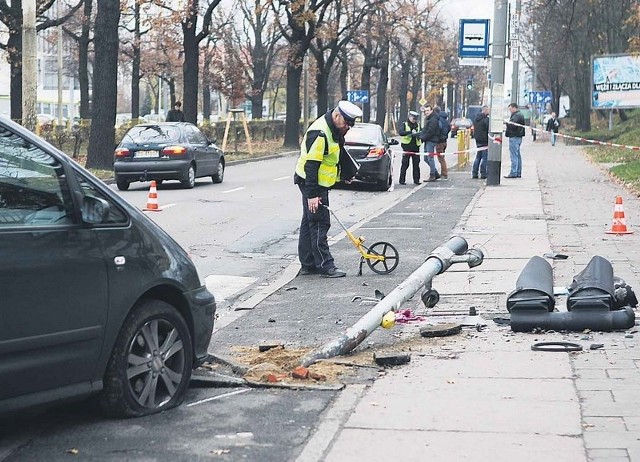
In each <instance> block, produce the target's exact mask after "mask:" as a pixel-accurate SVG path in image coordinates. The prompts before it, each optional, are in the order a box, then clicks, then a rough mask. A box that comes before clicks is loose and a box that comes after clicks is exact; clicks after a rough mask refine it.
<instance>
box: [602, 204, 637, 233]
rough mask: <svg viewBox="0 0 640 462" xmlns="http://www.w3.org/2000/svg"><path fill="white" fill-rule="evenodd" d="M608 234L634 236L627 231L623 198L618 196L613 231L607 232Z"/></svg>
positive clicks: (614, 209) (614, 210) (612, 225)
mask: <svg viewBox="0 0 640 462" xmlns="http://www.w3.org/2000/svg"><path fill="white" fill-rule="evenodd" d="M605 232H606V233H607V234H632V233H633V231H629V230H628V229H627V224H626V222H625V219H624V209H623V208H622V197H621V196H616V204H615V206H614V208H613V223H612V224H611V229H610V230H609V231H605Z"/></svg>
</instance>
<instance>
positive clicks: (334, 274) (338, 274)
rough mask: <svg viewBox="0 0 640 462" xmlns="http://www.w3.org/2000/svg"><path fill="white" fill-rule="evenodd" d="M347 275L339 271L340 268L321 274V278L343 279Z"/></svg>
mask: <svg viewBox="0 0 640 462" xmlns="http://www.w3.org/2000/svg"><path fill="white" fill-rule="evenodd" d="M346 275H347V273H345V272H344V271H341V270H339V269H338V268H331V269H330V270H327V271H325V272H324V273H320V276H321V277H323V278H343V277H345V276H346Z"/></svg>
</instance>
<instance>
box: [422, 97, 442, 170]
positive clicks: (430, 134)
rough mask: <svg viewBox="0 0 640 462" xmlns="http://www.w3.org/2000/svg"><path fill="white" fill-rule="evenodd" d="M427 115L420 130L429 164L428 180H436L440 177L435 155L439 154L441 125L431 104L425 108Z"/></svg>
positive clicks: (426, 159)
mask: <svg viewBox="0 0 640 462" xmlns="http://www.w3.org/2000/svg"><path fill="white" fill-rule="evenodd" d="M423 110H424V113H425V114H426V116H427V119H426V120H425V123H424V127H423V128H422V131H421V132H420V140H421V141H422V142H424V161H425V162H426V163H427V165H428V166H429V179H428V180H426V181H435V180H437V179H438V178H440V174H439V173H438V170H436V163H435V161H434V160H433V157H434V156H436V155H437V153H436V145H437V144H438V143H439V142H440V127H438V114H436V113H435V112H434V111H433V109H431V106H425V107H424V108H423Z"/></svg>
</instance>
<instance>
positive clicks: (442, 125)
mask: <svg viewBox="0 0 640 462" xmlns="http://www.w3.org/2000/svg"><path fill="white" fill-rule="evenodd" d="M433 110H434V112H435V113H436V114H438V129H439V131H440V141H439V142H438V144H436V152H437V153H438V162H440V175H441V176H442V179H443V180H446V179H448V178H449V172H448V170H447V161H446V159H445V158H444V153H445V151H446V150H447V141H448V140H449V131H450V128H449V127H450V123H449V114H447V113H446V112H445V111H443V110H442V109H440V108H439V107H438V106H436V107H435V108H433Z"/></svg>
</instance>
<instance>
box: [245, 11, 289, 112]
mask: <svg viewBox="0 0 640 462" xmlns="http://www.w3.org/2000/svg"><path fill="white" fill-rule="evenodd" d="M239 6H240V9H241V10H242V15H243V19H244V20H243V24H242V29H241V31H240V30H238V29H236V37H237V41H238V43H243V44H246V46H244V47H242V57H241V62H242V63H243V68H244V74H245V78H246V79H247V81H248V82H251V91H250V92H249V94H248V95H247V96H248V98H249V100H250V101H251V117H252V118H253V119H261V118H262V117H263V114H262V106H263V100H264V94H265V91H266V89H267V84H268V81H269V76H270V75H271V66H272V65H273V61H274V59H275V56H276V53H277V52H278V50H279V49H281V47H279V46H278V42H279V41H280V39H281V38H282V33H281V31H280V28H279V27H277V25H276V24H275V22H274V17H273V12H272V10H271V9H270V8H269V7H268V2H267V1H266V0H240V1H239ZM240 32H241V33H240Z"/></svg>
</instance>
